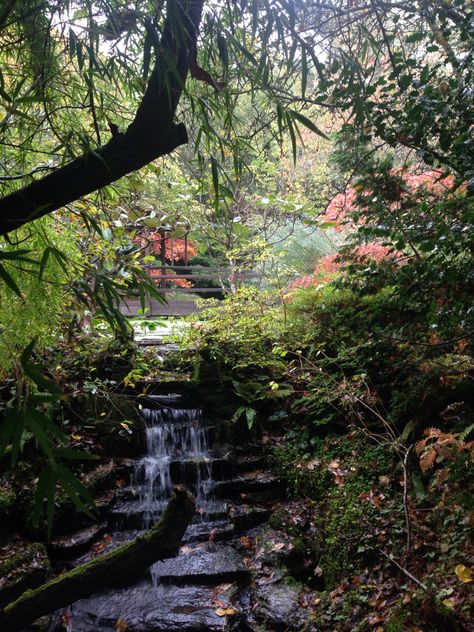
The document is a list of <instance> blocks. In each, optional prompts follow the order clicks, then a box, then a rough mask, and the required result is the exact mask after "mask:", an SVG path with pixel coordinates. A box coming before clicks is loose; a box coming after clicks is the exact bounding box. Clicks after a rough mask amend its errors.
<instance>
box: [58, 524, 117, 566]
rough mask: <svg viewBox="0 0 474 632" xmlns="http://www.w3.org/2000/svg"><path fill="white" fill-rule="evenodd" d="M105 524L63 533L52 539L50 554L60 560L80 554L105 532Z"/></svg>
mask: <svg viewBox="0 0 474 632" xmlns="http://www.w3.org/2000/svg"><path fill="white" fill-rule="evenodd" d="M106 529H107V524H106V523H102V524H101V525H93V526H92V527H88V528H87V529H82V530H81V531H77V532H76V533H73V534H72V535H65V536H62V537H59V538H56V539H55V540H52V541H51V543H50V545H49V549H50V551H51V554H52V555H54V556H55V557H56V558H58V559H61V560H68V559H71V558H73V557H75V556H76V555H81V553H84V552H85V551H87V549H89V547H90V546H91V544H93V543H94V542H95V541H96V540H97V538H98V537H99V536H101V535H102V534H103V533H105V532H106Z"/></svg>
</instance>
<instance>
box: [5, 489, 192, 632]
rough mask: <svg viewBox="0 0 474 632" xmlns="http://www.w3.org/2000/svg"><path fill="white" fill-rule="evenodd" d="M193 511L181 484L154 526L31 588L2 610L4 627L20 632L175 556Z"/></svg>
mask: <svg viewBox="0 0 474 632" xmlns="http://www.w3.org/2000/svg"><path fill="white" fill-rule="evenodd" d="M193 515H194V499H193V497H192V496H191V494H190V493H189V492H188V491H186V490H185V489H184V488H183V487H181V486H177V487H176V488H175V494H174V496H173V497H172V498H171V500H170V502H169V504H168V506H167V507H166V509H165V511H164V513H163V517H162V518H161V520H160V521H159V522H158V524H156V525H155V526H154V527H153V528H152V529H150V530H149V531H147V532H146V533H144V534H143V535H140V536H138V538H136V539H135V540H132V542H129V543H128V544H124V545H123V546H120V547H118V548H116V549H114V550H113V551H111V552H110V553H107V554H106V555H103V556H102V557H99V558H97V559H95V560H92V561H91V562H88V563H87V564H83V565H82V566H78V567H77V568H75V569H73V570H71V571H69V572H67V573H64V574H63V575H60V576H59V577H56V578H55V579H53V580H51V581H49V582H47V583H46V584H43V585H42V586H40V587H39V588H36V589H35V590H27V591H26V592H24V593H23V595H21V597H19V598H18V599H17V600H16V601H14V602H12V603H10V604H8V605H7V606H5V608H3V610H0V630H5V632H7V630H8V632H19V631H20V630H22V629H23V628H25V627H26V626H27V625H28V624H30V623H32V622H33V621H35V620H36V619H38V618H39V617H42V616H43V615H45V614H48V613H50V612H53V611H54V610H57V609H58V608H62V607H64V606H67V605H69V604H71V603H73V602H74V601H77V600H78V599H83V598H84V597H89V596H90V595H92V594H94V593H95V592H97V591H98V590H101V589H103V588H104V587H107V586H110V585H113V584H117V583H121V582H124V581H126V580H128V579H133V578H134V577H136V576H138V575H140V574H141V573H143V572H144V571H145V570H146V569H147V568H148V567H149V566H150V565H151V564H153V563H154V562H156V561H158V560H162V559H165V558H168V557H173V556H174V555H176V554H177V553H178V550H179V546H180V543H181V539H182V537H183V535H184V532H185V531H186V528H187V526H188V524H189V523H190V521H191V519H192V517H193Z"/></svg>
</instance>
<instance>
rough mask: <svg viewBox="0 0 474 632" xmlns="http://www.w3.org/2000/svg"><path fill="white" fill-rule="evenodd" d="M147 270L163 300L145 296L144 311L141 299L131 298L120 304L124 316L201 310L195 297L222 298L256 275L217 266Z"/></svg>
mask: <svg viewBox="0 0 474 632" xmlns="http://www.w3.org/2000/svg"><path fill="white" fill-rule="evenodd" d="M146 270H147V271H148V274H149V275H150V277H151V279H153V280H154V281H155V283H156V285H157V291H158V292H159V293H160V294H162V295H163V296H164V297H165V298H166V303H161V302H160V301H158V300H156V299H151V300H150V299H147V300H146V302H145V312H144V313H143V312H142V305H141V303H140V300H139V299H138V298H133V299H132V298H131V299H128V300H126V301H124V302H123V303H122V306H121V311H122V313H123V314H124V315H125V316H136V315H143V316H144V317H146V318H150V317H151V318H153V317H157V316H187V315H188V314H192V313H193V312H196V311H200V309H203V308H202V307H198V305H197V300H198V299H200V298H204V299H206V298H218V299H222V298H224V296H225V295H226V294H229V293H230V292H232V291H233V290H234V289H236V288H237V287H239V286H240V285H241V284H242V283H244V282H245V281H248V280H251V279H255V278H256V277H258V274H257V273H256V272H255V271H253V270H239V271H238V272H236V271H235V270H232V269H231V268H228V267H220V266H198V265H160V266H154V265H149V266H146Z"/></svg>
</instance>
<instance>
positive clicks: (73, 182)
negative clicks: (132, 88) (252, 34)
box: [0, 0, 204, 235]
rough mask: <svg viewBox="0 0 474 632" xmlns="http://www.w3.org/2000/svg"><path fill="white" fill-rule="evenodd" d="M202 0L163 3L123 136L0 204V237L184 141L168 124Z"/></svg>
mask: <svg viewBox="0 0 474 632" xmlns="http://www.w3.org/2000/svg"><path fill="white" fill-rule="evenodd" d="M203 2H204V0H168V8H167V16H166V20H165V25H164V29H163V35H162V38H161V47H160V53H159V54H157V56H156V59H155V65H154V68H153V71H152V73H151V76H150V80H149V82H148V86H147V89H146V91H145V94H144V95H143V99H142V101H141V103H140V105H139V107H138V110H137V113H136V115H135V119H134V120H133V121H132V123H131V124H130V125H129V127H128V129H127V131H126V132H125V133H124V134H120V133H119V134H116V135H115V136H114V137H113V138H112V139H111V140H110V141H109V142H108V143H107V144H106V145H104V146H103V147H100V148H98V149H97V150H91V151H89V152H87V153H86V154H84V155H83V156H81V157H80V158H77V159H76V160H73V161H72V162H70V163H69V164H67V165H65V166H64V167H61V168H58V169H57V170H56V171H54V172H53V173H51V174H49V175H47V176H45V177H44V178H42V179H41V180H38V181H36V182H33V183H31V184H29V185H27V186H25V187H23V188H22V189H20V190H18V191H15V192H13V193H11V194H10V195H7V196H6V197H4V198H3V199H2V200H0V235H6V234H8V233H9V232H11V231H12V230H15V229H17V228H19V227H20V226H23V225H24V224H26V223H28V222H30V221H32V220H34V219H37V218H39V217H42V216H44V215H47V214H48V213H51V212H52V211H55V210H57V209H59V208H61V207H63V206H65V205H66V204H69V203H71V202H74V201H75V200H77V199H79V198H81V197H82V196H84V195H87V194H88V193H92V192H93V191H96V190H97V189H100V188H102V187H104V186H106V185H108V184H110V183H111V182H114V181H115V180H118V179H119V178H121V177H123V176H124V175H126V174H128V173H131V172H132V171H136V170H137V169H140V168H141V167H143V166H144V165H147V164H148V163H150V162H152V161H153V160H155V159H156V158H159V157H160V156H163V155H166V154H169V153H171V152H172V151H173V150H174V149H176V147H178V146H179V145H182V144H184V143H186V142H187V140H188V137H187V133H186V128H185V127H184V125H183V124H182V123H181V124H179V125H175V124H174V123H173V119H174V116H175V113H176V108H177V106H178V103H179V99H180V97H181V93H182V91H183V87H184V84H185V81H186V77H187V74H188V71H189V64H190V59H191V56H192V54H193V52H194V50H195V48H196V40H197V34H198V29H199V24H200V21H201V15H202V8H203Z"/></svg>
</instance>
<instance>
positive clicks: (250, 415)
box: [245, 407, 257, 430]
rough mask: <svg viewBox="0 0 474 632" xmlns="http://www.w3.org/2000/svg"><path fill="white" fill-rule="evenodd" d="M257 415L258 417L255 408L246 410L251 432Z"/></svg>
mask: <svg viewBox="0 0 474 632" xmlns="http://www.w3.org/2000/svg"><path fill="white" fill-rule="evenodd" d="M256 415H257V411H256V410H255V408H249V407H247V408H246V409H245V417H246V419H247V426H248V429H249V430H252V428H253V425H254V422H255V417H256Z"/></svg>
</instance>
